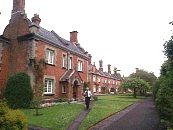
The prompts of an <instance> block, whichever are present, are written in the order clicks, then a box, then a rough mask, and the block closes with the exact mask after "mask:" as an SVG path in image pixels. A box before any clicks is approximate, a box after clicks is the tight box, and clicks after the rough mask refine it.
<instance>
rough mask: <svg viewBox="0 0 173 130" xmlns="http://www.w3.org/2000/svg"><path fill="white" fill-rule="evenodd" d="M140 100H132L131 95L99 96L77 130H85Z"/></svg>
mask: <svg viewBox="0 0 173 130" xmlns="http://www.w3.org/2000/svg"><path fill="white" fill-rule="evenodd" d="M141 98H142V97H138V98H133V96H131V95H116V96H99V100H98V101H97V102H95V105H94V106H93V108H92V110H91V111H90V113H89V114H88V115H87V117H86V118H85V119H84V121H83V122H82V124H81V126H80V128H79V130H87V129H88V128H89V127H91V126H92V125H94V124H96V123H98V122H99V121H100V120H102V119H105V118H106V117H108V116H110V115H112V114H114V113H116V112H119V111H120V110H123V109H124V108H126V107H128V106H129V105H131V104H133V103H134V102H136V101H139V100H140V99H141Z"/></svg>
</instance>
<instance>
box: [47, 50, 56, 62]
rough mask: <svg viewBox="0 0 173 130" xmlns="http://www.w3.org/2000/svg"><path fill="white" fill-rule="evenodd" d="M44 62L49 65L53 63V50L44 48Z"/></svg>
mask: <svg viewBox="0 0 173 130" xmlns="http://www.w3.org/2000/svg"><path fill="white" fill-rule="evenodd" d="M46 63H47V64H50V65H54V64H55V50H52V49H50V48H46Z"/></svg>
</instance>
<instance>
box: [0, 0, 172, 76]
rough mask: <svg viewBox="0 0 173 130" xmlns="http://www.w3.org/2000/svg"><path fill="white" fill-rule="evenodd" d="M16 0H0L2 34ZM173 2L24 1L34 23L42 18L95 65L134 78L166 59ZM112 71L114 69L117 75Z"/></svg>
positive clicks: (42, 24) (49, 28)
mask: <svg viewBox="0 0 173 130" xmlns="http://www.w3.org/2000/svg"><path fill="white" fill-rule="evenodd" d="M12 4H13V0H0V12H1V15H0V35H1V34H3V30H4V28H5V27H6V25H7V24H8V22H9V20H10V17H11V11H12ZM172 5H173V0H49V1H48V0H25V12H26V13H27V16H28V18H29V19H31V18H32V17H33V16H34V14H36V13H37V14H39V16H40V18H41V23H40V25H41V26H42V27H43V28H45V29H47V30H49V31H51V30H54V31H55V32H56V33H57V34H58V35H60V36H61V37H63V38H65V39H67V40H69V39H70V34H69V32H71V31H78V41H79V43H80V44H81V46H82V47H83V48H84V49H85V50H86V51H88V52H89V53H90V54H91V55H92V62H95V64H96V66H97V67H98V65H99V60H101V59H102V60H103V67H104V71H107V65H108V64H111V69H112V70H113V68H114V67H117V68H118V69H120V70H121V72H120V73H121V74H122V75H124V76H129V74H131V73H133V72H134V71H135V68H137V67H138V68H139V69H144V70H146V71H149V72H154V74H155V75H156V76H159V73H160V66H161V65H162V63H163V62H164V61H165V60H166V58H165V56H164V54H163V52H162V51H163V50H164V47H163V44H164V43H165V41H167V40H169V38H170V36H171V35H172V31H171V30H172V28H173V26H172V25H170V24H169V22H171V21H173V7H172ZM112 72H113V71H112Z"/></svg>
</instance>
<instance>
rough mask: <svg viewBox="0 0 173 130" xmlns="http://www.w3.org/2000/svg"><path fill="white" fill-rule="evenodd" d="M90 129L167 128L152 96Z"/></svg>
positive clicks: (146, 129)
mask: <svg viewBox="0 0 173 130" xmlns="http://www.w3.org/2000/svg"><path fill="white" fill-rule="evenodd" d="M90 130H166V129H165V128H164V127H163V126H161V125H160V119H159V116H158V114H157V112H156V110H155V106H154V103H153V100H152V98H151V97H147V98H145V99H144V100H142V101H140V102H138V103H136V104H134V105H132V106H130V107H128V108H127V109H125V110H123V111H121V112H119V113H117V114H115V115H113V116H111V117H109V118H107V119H105V120H104V121H102V122H100V123H98V124H97V125H95V126H93V127H91V128H90Z"/></svg>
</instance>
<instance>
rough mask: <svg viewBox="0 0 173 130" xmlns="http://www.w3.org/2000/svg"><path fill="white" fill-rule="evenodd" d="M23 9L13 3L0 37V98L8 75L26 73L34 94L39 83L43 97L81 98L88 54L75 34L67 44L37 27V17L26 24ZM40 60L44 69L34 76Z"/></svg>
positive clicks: (21, 4)
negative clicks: (29, 78) (41, 86)
mask: <svg viewBox="0 0 173 130" xmlns="http://www.w3.org/2000/svg"><path fill="white" fill-rule="evenodd" d="M24 7H25V1H24V0H14V1H13V10H12V15H11V20H10V22H9V24H8V25H7V27H6V28H5V30H4V33H3V35H1V36H0V96H1V97H2V96H3V90H4V88H5V85H6V82H7V79H8V77H9V76H10V75H11V74H14V73H17V72H26V73H28V75H30V77H31V85H32V87H33V91H34V92H35V94H37V90H38V88H37V87H38V85H41V84H43V88H44V90H43V98H68V99H79V100H80V99H82V92H83V83H84V82H88V54H87V52H85V50H84V49H83V48H82V47H81V46H80V44H78V41H77V31H74V32H71V33H70V40H71V41H67V40H65V39H63V38H61V37H59V36H58V35H57V34H56V33H55V32H53V31H51V32H50V31H47V30H45V29H43V28H41V27H40V25H39V23H40V22H41V19H40V18H39V15H37V14H35V15H34V17H33V18H32V21H30V20H29V19H28V18H27V17H26V14H25V11H24ZM41 60H42V61H44V63H45V67H44V68H42V69H41V71H40V72H39V76H37V74H38V73H36V71H35V65H36V64H37V68H38V66H39V67H41V66H40V65H38V64H39V61H41ZM36 80H37V82H36Z"/></svg>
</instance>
